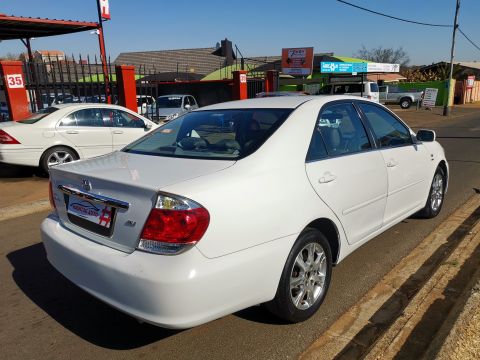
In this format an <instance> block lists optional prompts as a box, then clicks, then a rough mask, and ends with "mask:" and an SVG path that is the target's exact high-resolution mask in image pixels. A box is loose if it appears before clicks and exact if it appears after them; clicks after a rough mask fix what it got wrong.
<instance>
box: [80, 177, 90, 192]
mask: <svg viewBox="0 0 480 360" xmlns="http://www.w3.org/2000/svg"><path fill="white" fill-rule="evenodd" d="M82 188H83V190H85V191H90V190H92V184H91V183H90V181H88V180H87V179H83V180H82Z"/></svg>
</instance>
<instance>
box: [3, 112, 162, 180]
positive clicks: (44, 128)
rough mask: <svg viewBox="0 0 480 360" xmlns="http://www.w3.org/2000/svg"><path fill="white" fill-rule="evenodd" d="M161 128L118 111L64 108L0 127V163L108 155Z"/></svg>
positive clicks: (41, 163) (42, 163)
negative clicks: (154, 129) (152, 130)
mask: <svg viewBox="0 0 480 360" xmlns="http://www.w3.org/2000/svg"><path fill="white" fill-rule="evenodd" d="M154 127H157V125H156V124H155V123H154V122H152V121H150V120H148V119H146V118H144V117H142V116H140V115H138V114H136V113H135V112H133V111H130V110H128V109H126V108H124V107H121V106H117V105H105V104H62V105H54V106H52V107H49V108H46V109H43V110H40V111H39V112H37V113H34V114H32V115H31V116H30V117H29V118H27V119H24V120H22V121H9V122H3V123H0V162H4V163H8V164H15V165H26V166H40V167H41V168H42V169H43V170H45V171H48V168H49V167H50V166H53V165H58V164H63V163H67V162H70V161H73V160H78V159H87V158H91V157H93V156H98V155H103V154H107V153H110V152H112V151H114V150H118V149H121V148H122V147H124V146H125V145H127V144H129V143H131V142H132V141H134V140H136V139H138V138H139V137H140V136H142V135H145V133H146V132H148V131H150V130H151V129H153V128H154Z"/></svg>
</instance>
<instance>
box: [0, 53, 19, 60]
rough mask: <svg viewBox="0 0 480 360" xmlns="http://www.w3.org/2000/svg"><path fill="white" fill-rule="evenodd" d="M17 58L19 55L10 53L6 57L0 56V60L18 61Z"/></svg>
mask: <svg viewBox="0 0 480 360" xmlns="http://www.w3.org/2000/svg"><path fill="white" fill-rule="evenodd" d="M19 58H20V55H18V54H12V53H11V52H8V53H7V54H6V55H3V56H0V60H18V59H19Z"/></svg>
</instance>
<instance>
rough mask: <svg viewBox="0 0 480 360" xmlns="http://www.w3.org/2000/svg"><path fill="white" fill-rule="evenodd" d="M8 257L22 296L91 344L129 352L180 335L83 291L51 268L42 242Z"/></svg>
mask: <svg viewBox="0 0 480 360" xmlns="http://www.w3.org/2000/svg"><path fill="white" fill-rule="evenodd" d="M7 258H8V260H9V261H10V263H11V264H12V266H13V268H14V270H13V274H12V277H13V280H14V281H15V283H16V284H17V285H18V287H19V288H20V289H21V290H22V291H23V293H24V294H25V295H26V296H28V298H29V299H30V300H32V301H33V302H34V303H35V304H36V305H38V306H39V307H40V308H41V309H42V310H44V311H45V312H46V313H47V314H48V315H50V316H51V317H52V318H53V319H55V320H56V321H57V322H58V323H59V324H61V325H62V326H64V327H65V328H66V329H68V330H69V331H71V332H73V333H74V334H76V335H78V336H80V337H81V338H83V339H84V340H86V341H88V342H90V343H92V344H95V345H97V346H101V347H104V348H108V349H115V350H128V349H135V348H138V347H141V346H144V345H147V344H150V343H153V342H156V341H159V340H162V339H165V338H167V337H169V336H172V335H175V334H177V333H179V331H174V330H168V329H162V328H160V327H156V326H153V325H150V324H145V323H143V324H142V323H139V322H138V321H137V320H135V319H134V318H132V317H130V316H128V315H125V314H123V313H122V312H120V311H117V310H115V309H113V308H112V307H110V306H108V305H106V304H104V303H102V302H101V301H99V300H97V299H96V298H94V297H93V296H91V295H89V294H88V293H86V292H85V291H83V290H81V289H80V288H78V287H77V286H75V285H74V284H73V283H71V282H70V281H69V280H67V279H66V278H65V277H63V276H62V275H61V274H60V273H59V272H58V271H57V270H55V268H53V266H51V265H50V263H49V262H48V260H47V257H46V253H45V249H44V247H43V244H41V243H38V244H35V245H31V246H28V247H26V248H23V249H20V250H17V251H13V252H11V253H9V254H8V255H7ZM132 296H136V295H135V294H133V295H132Z"/></svg>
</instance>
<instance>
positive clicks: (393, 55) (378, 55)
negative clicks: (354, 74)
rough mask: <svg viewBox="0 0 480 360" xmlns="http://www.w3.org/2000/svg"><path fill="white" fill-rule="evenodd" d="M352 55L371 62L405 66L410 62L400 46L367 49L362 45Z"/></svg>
mask: <svg viewBox="0 0 480 360" xmlns="http://www.w3.org/2000/svg"><path fill="white" fill-rule="evenodd" d="M353 56H355V57H358V58H360V59H364V60H369V61H373V62H378V63H390V64H400V65H402V66H407V65H408V63H409V62H410V57H409V56H408V54H407V53H406V51H405V50H403V48H402V47H399V48H398V49H393V48H384V47H383V46H379V47H377V48H373V49H367V48H366V47H365V45H362V48H361V49H360V50H358V51H357V52H356V53H355V54H354V55H353Z"/></svg>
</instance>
